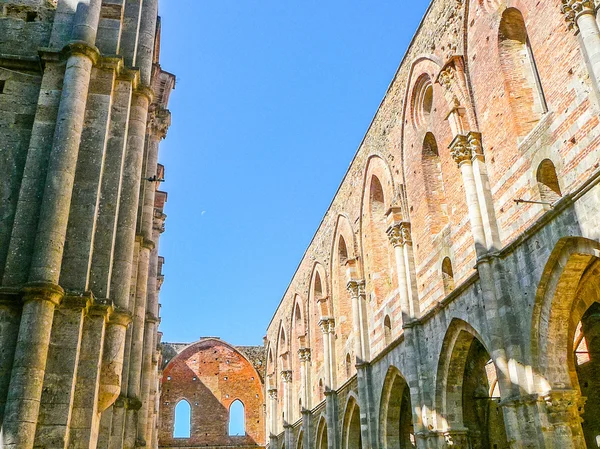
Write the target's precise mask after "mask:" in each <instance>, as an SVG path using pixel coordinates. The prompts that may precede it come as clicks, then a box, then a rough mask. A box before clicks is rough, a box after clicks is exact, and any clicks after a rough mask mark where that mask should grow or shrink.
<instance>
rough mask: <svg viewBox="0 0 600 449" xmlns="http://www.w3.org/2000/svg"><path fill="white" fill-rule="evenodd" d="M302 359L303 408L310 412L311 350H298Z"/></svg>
mask: <svg viewBox="0 0 600 449" xmlns="http://www.w3.org/2000/svg"><path fill="white" fill-rule="evenodd" d="M298 356H299V359H300V382H301V385H302V393H303V395H302V408H303V409H306V410H310V409H311V408H312V407H311V396H312V395H311V381H310V348H300V349H299V350H298Z"/></svg>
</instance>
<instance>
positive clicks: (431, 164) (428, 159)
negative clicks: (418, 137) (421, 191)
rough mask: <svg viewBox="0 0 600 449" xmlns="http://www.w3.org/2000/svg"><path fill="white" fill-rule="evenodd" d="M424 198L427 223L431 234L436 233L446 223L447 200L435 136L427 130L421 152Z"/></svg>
mask: <svg viewBox="0 0 600 449" xmlns="http://www.w3.org/2000/svg"><path fill="white" fill-rule="evenodd" d="M421 166H422V169H423V181H424V183H425V193H426V196H425V199H426V201H427V212H428V213H427V223H428V224H429V230H430V232H431V233H432V234H438V233H439V232H440V231H441V230H442V228H443V227H444V226H445V225H446V224H447V223H448V212H447V207H448V206H447V204H448V202H447V200H446V193H445V190H444V180H443V177H442V163H441V161H440V154H439V151H438V144H437V141H436V139H435V136H434V135H433V134H432V133H430V132H428V133H427V134H425V138H424V139H423V151H422V153H421Z"/></svg>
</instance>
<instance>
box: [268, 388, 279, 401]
mask: <svg viewBox="0 0 600 449" xmlns="http://www.w3.org/2000/svg"><path fill="white" fill-rule="evenodd" d="M267 394H268V395H269V399H272V400H274V401H276V400H277V388H270V389H268V390H267Z"/></svg>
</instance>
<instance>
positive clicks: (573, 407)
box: [544, 390, 586, 423]
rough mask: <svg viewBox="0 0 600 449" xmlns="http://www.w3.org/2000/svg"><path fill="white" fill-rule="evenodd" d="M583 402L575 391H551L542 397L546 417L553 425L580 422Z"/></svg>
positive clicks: (582, 398)
mask: <svg viewBox="0 0 600 449" xmlns="http://www.w3.org/2000/svg"><path fill="white" fill-rule="evenodd" d="M585 400H586V398H584V397H582V396H581V394H580V393H579V392H578V391H575V390H553V391H550V392H549V393H548V394H546V395H545V396H544V402H545V403H546V410H547V411H548V417H549V418H550V421H551V422H553V423H555V422H569V421H572V420H580V419H581V418H580V416H579V415H580V414H581V413H583V407H584V404H585Z"/></svg>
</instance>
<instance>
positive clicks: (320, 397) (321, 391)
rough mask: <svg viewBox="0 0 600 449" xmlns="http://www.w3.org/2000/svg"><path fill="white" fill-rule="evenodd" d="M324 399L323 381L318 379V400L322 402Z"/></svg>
mask: <svg viewBox="0 0 600 449" xmlns="http://www.w3.org/2000/svg"><path fill="white" fill-rule="evenodd" d="M324 397H325V388H324V387H323V379H319V399H320V400H323V398H324Z"/></svg>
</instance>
